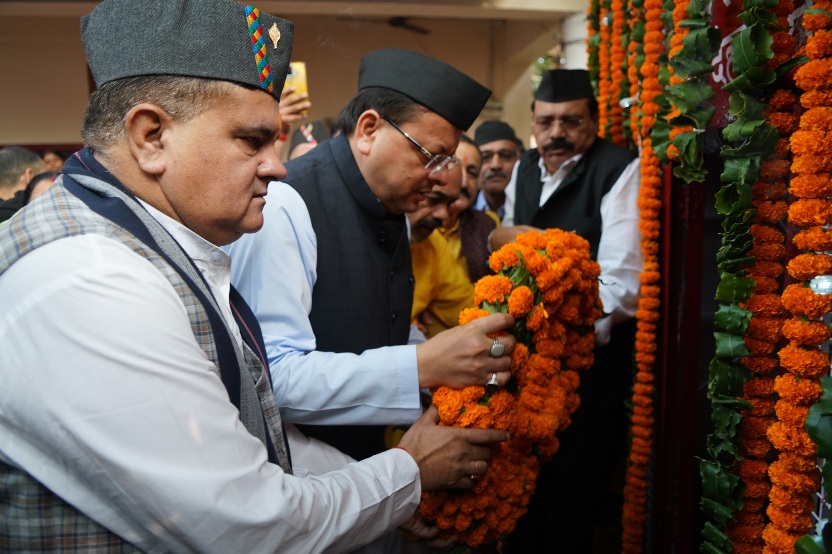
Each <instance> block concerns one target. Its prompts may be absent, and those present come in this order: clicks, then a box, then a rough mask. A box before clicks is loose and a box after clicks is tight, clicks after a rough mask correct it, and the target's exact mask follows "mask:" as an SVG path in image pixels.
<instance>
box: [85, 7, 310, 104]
mask: <svg viewBox="0 0 832 554" xmlns="http://www.w3.org/2000/svg"><path fill="white" fill-rule="evenodd" d="M293 35H294V25H293V24H292V22H291V21H286V20H284V19H279V18H277V17H274V16H273V15H269V14H267V13H264V12H261V11H259V10H257V8H254V7H251V6H249V5H247V4H242V3H240V2H234V1H232V0H104V1H103V2H101V3H100V4H98V6H96V8H95V9H94V10H93V11H92V13H90V14H88V15H85V16H83V17H82V18H81V39H82V41H83V43H84V49H85V50H86V53H87V61H88V62H89V65H90V70H91V71H92V75H93V78H94V79H95V84H96V85H98V86H101V85H103V84H105V83H108V82H110V81H115V80H117V79H123V78H126V77H137V76H140V75H180V76H185V77H198V78H205V79H220V80H223V81H231V82H234V83H239V84H241V85H244V86H249V87H253V88H259V89H262V90H264V91H266V92H268V93H270V94H271V95H273V96H274V97H275V98H277V99H278V100H279V99H280V92H281V90H282V89H283V81H284V80H285V79H286V71H287V68H288V67H289V58H290V56H291V54H292V38H293Z"/></svg>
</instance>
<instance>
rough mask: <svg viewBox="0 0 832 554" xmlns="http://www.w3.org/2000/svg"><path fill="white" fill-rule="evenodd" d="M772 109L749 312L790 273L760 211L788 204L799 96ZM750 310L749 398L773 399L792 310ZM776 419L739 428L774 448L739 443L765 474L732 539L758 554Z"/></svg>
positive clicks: (778, 50)
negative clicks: (773, 138)
mask: <svg viewBox="0 0 832 554" xmlns="http://www.w3.org/2000/svg"><path fill="white" fill-rule="evenodd" d="M784 4H786V5H785V6H784V9H783V10H782V13H783V15H780V16H779V17H778V23H777V25H776V26H775V30H776V29H777V28H784V27H785V28H788V22H787V21H786V20H785V18H786V17H787V16H788V15H789V14H790V13H791V11H792V10H793V8H794V6H793V5H792V4H791V2H784ZM778 34H782V33H778V32H775V35H778ZM793 48H794V44H793V41H789V40H786V39H784V38H781V39H780V40H779V41H777V40H775V41H774V44H773V45H772V51H773V53H774V57H773V58H772V60H769V62H768V65H769V66H771V64H772V62H773V61H774V60H777V59H780V58H783V57H784V56H786V57H788V56H789V55H790V54H791V52H792V50H793ZM781 61H782V60H781ZM768 105H769V108H768V113H767V114H766V115H767V116H768V120H769V122H770V123H771V125H772V126H773V127H774V128H775V129H776V130H777V132H778V134H779V136H780V138H779V139H778V141H777V145H776V147H775V149H774V152H772V153H771V154H769V155H768V156H767V157H766V159H765V160H764V161H763V169H762V170H761V172H760V179H759V180H758V181H757V182H756V183H754V185H753V186H752V205H753V206H754V207H755V208H757V214H758V216H757V222H756V223H755V224H754V225H752V226H751V229H750V230H751V236H752V237H753V247H752V249H751V251H750V253H749V254H750V255H753V256H754V257H755V261H754V265H753V266H752V267H749V268H748V269H747V273H746V274H747V275H748V277H750V278H752V279H754V281H755V283H756V286H755V287H754V292H753V293H752V296H751V299H750V300H749V303H748V305H746V306H745V307H747V308H748V306H749V305H750V306H755V305H758V304H759V303H755V302H754V299H755V297H757V296H760V295H765V296H766V297H768V298H770V299H771V301H774V302H776V303H778V304H779V303H780V298H779V296H778V293H779V292H780V287H781V284H780V280H779V279H780V277H781V275H782V274H783V272H784V258H785V246H784V242H785V235H784V233H783V232H782V231H781V230H780V229H779V228H778V226H777V225H776V224H775V222H774V221H771V220H770V219H767V218H766V217H760V215H759V214H760V211H761V210H760V208H763V210H762V211H763V212H764V213H765V207H767V206H768V205H769V204H770V203H771V202H781V203H782V202H784V199H783V197H784V194H785V191H786V188H787V180H786V177H787V175H786V174H785V173H784V172H783V171H779V172H778V171H768V170H767V169H765V168H767V167H770V166H775V165H778V166H784V167H785V165H786V162H787V160H788V158H789V155H790V148H789V142H788V137H789V135H791V133H793V132H794V131H795V129H796V126H797V120H796V118H795V116H794V109H795V107H796V105H797V96H796V95H795V94H794V93H792V92H791V91H788V90H777V91H775V92H774V93H773V94H772V96H771V98H770V99H769V102H768ZM749 309H750V311H751V320H750V321H749V325H748V329H747V332H746V344H748V342H749V338H750V339H753V340H755V341H758V342H762V343H764V344H766V345H767V347H766V348H765V350H764V352H765V353H761V352H760V350H759V349H757V351H756V352H755V348H751V347H749V348H750V349H751V350H752V357H746V358H743V360H742V361H743V363H744V364H745V365H746V367H748V368H749V369H751V371H752V372H753V376H752V377H751V379H750V380H749V381H747V382H746V384H745V386H744V391H745V395H744V396H743V399H746V400H752V399H754V398H766V399H771V398H772V396H771V393H772V392H773V390H770V389H769V388H768V387H767V386H766V387H760V386H758V385H757V382H762V383H765V384H766V385H767V384H769V383H771V384H772V386H773V378H772V377H771V375H772V371H773V370H774V369H778V358H777V357H776V356H775V355H774V350H775V347H776V345H777V344H778V343H779V341H780V340H781V338H782V328H783V324H784V321H785V318H786V312H785V310H783V309H782V308H778V309H776V310H775V312H777V313H776V314H771V313H766V311H765V310H764V309H762V308H759V307H758V308H757V309H756V310H755V309H754V308H753V307H751V308H749ZM757 368H765V370H764V371H759V370H758V369H757ZM767 405H768V404H767ZM777 406H780V407H781V409H780V411H778V412H777V417H778V418H780V419H782V418H781V417H780V414H781V413H788V414H793V413H794V412H793V411H789V410H788V408H787V407H786V406H785V405H784V404H783V403H782V401H781V402H779V403H778V404H776V405H775V411H777V410H776V408H777ZM776 419H777V418H775V417H774V413H773V412H771V411H769V412H768V413H766V414H764V415H761V416H754V415H751V414H750V413H747V412H744V413H743V420H742V422H741V423H740V427H739V435H740V437H742V436H743V435H747V434H748V433H749V429H753V430H754V431H755V432H756V431H757V430H759V429H760V427H761V425H762V424H763V422H764V423H765V430H764V431H763V435H762V437H761V439H763V440H764V441H765V442H766V443H768V448H766V449H765V452H762V448H761V449H760V453H761V454H762V456H755V455H754V454H755V453H754V452H751V451H749V450H748V449H746V448H744V444H743V442H742V441H741V442H740V443H739V447H740V455H741V456H742V457H743V458H744V459H745V461H744V462H742V463H747V461H748V460H754V459H756V460H757V461H758V462H759V465H760V468H761V471H760V473H759V474H755V475H753V476H747V475H742V474H740V478H741V479H742V481H743V483H745V485H746V487H747V490H746V494H745V498H744V500H745V502H744V504H743V506H742V508H741V509H740V510H739V511H738V512H737V514H736V516H735V520H734V523H732V524H731V526H729V528H728V530H727V535H728V536H729V537H730V538H731V540H732V541H733V543H734V549H735V550H740V551H742V550H749V551H751V550H756V551H757V552H761V551H762V550H763V549H764V547H765V542H764V540H763V529H764V527H765V525H764V523H765V515H767V514H768V515H769V516H770V510H772V508H771V506H769V508H768V509H769V512H768V513H767V512H764V511H763V508H764V504H762V503H756V502H750V501H749V500H750V498H749V495H748V490H752V487H758V486H759V485H760V484H761V483H766V484H768V482H769V480H768V461H767V458H768V453H769V450H770V446H771V443H770V441H769V440H768V438H767V434H768V431H769V429H770V428H771V427H772V426H773V425H778V423H776ZM775 446H777V445H775ZM769 494H770V492H769ZM749 518H755V519H756V518H759V522H760V523H759V525H757V526H755V527H754V528H753V530H754V533H753V534H752V533H750V532H749V531H750V530H749V529H746V528H744V526H743V523H744V522H745V521H746V520H748V519H749ZM775 519H776V518H775Z"/></svg>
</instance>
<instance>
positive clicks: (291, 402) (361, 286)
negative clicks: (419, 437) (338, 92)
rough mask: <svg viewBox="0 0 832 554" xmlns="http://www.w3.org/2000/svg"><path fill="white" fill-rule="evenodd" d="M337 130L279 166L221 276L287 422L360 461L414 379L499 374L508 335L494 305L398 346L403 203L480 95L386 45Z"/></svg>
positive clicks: (406, 402)
mask: <svg viewBox="0 0 832 554" xmlns="http://www.w3.org/2000/svg"><path fill="white" fill-rule="evenodd" d="M358 83H359V91H358V93H357V94H356V96H354V97H353V99H352V100H351V101H350V102H349V103H348V104H347V106H346V107H345V108H344V109H343V110H342V112H341V115H340V117H339V122H338V125H339V127H340V128H341V129H343V134H342V135H339V136H337V137H335V138H333V139H331V140H328V141H326V142H324V143H322V144H320V145H319V146H318V147H316V148H315V149H314V150H312V151H311V152H309V153H307V154H304V155H303V156H302V157H300V158H298V159H296V160H293V161H291V162H288V163H287V164H286V168H287V171H288V177H287V178H286V180H285V182H284V183H277V184H273V185H272V192H273V194H276V195H278V196H279V202H269V204H268V206H267V207H266V224H265V226H264V227H263V229H262V230H261V231H260V232H259V233H256V234H253V235H248V236H246V237H243V238H242V239H240V240H239V241H237V242H236V243H234V244H233V245H231V246H230V248H229V251H230V253H231V256H232V259H233V260H234V269H233V275H232V280H233V282H234V284H235V286H236V287H237V288H239V289H240V292H241V294H243V296H244V297H245V298H246V299H247V300H248V301H249V303H250V304H251V306H252V308H253V309H254V312H255V314H256V315H257V318H258V320H259V321H260V323H261V325H262V327H263V335H264V338H265V340H266V350H267V355H268V358H269V363H270V366H271V371H272V377H273V381H274V389H275V397H276V398H277V399H278V402H279V403H280V405H281V407H285V408H286V409H285V410H284V416H285V417H286V419H287V420H290V421H293V422H296V423H304V424H308V425H305V426H304V427H303V429H304V431H305V432H307V433H310V434H311V435H312V436H317V437H318V438H321V439H322V440H324V441H326V442H328V443H329V444H333V445H334V446H336V447H338V448H339V449H341V450H343V451H344V452H346V453H348V454H350V455H351V456H353V457H355V458H358V459H362V458H366V457H367V456H371V455H373V454H375V453H377V452H379V451H381V450H383V449H384V448H385V441H384V429H385V427H386V426H387V425H406V424H410V423H411V422H412V421H413V420H414V419H416V418H417V417H418V416H419V414H420V413H421V411H422V405H421V402H420V387H434V386H438V385H442V384H445V385H451V386H455V387H463V386H469V385H484V384H486V382H487V381H489V380H490V379H492V378H494V376H495V375H496V379H497V380H498V381H499V382H500V383H503V384H504V383H506V382H507V381H508V378H509V376H510V372H509V367H510V356H508V355H507V354H508V353H510V352H511V349H512V348H513V345H514V342H513V339H511V338H506V339H505V340H504V342H505V343H506V345H505V349H504V351H503V352H502V355H500V356H496V357H495V356H492V355H491V354H490V353H491V352H494V354H495V355H496V354H501V352H500V349H499V348H498V347H495V348H494V350H492V346H494V340H493V339H491V338H489V337H488V336H487V334H488V333H493V332H496V331H498V330H500V329H504V328H506V327H508V326H510V325H511V324H512V321H513V320H512V318H511V317H510V316H508V315H505V314H497V315H493V316H490V317H487V318H482V319H479V320H477V321H475V322H473V323H472V324H470V325H464V326H460V327H455V328H453V329H450V330H448V331H445V332H443V333H439V334H438V335H437V336H436V337H433V338H431V339H430V340H428V341H426V342H422V343H421V344H418V345H415V346H413V345H407V343H408V338H409V333H410V312H411V305H412V302H413V273H412V267H411V257H410V248H409V241H408V232H407V228H406V222H405V216H404V214H405V212H412V211H414V210H416V208H417V207H418V206H419V204H420V202H422V201H423V200H424V199H425V196H426V195H427V194H429V193H430V191H431V189H432V188H433V187H434V186H435V185H444V184H446V183H447V180H448V170H449V169H450V168H452V167H454V166H455V165H456V164H457V163H458V160H457V159H456V158H454V157H453V154H454V152H455V150H456V147H457V144H458V142H459V139H460V136H461V134H462V131H463V130H464V129H466V128H467V127H468V126H470V125H471V123H472V122H473V121H474V119H475V118H476V117H477V115H478V114H479V112H480V110H481V109H482V107H483V105H484V104H485V102H486V100H487V99H488V97H489V96H490V91H489V90H488V89H486V88H485V87H483V86H481V85H479V84H478V83H477V82H476V81H474V80H473V79H471V78H470V77H468V76H466V75H464V74H463V73H461V72H459V71H457V70H456V69H454V68H452V67H450V66H448V65H447V64H444V63H442V62H440V61H438V60H434V59H432V58H429V57H427V56H424V55H422V54H418V53H416V52H411V51H407V50H399V49H385V50H379V51H376V52H373V53H371V54H369V55H367V56H365V57H364V58H363V59H362V60H361V66H360V71H359V78H358Z"/></svg>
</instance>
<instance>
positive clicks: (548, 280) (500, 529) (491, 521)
mask: <svg viewBox="0 0 832 554" xmlns="http://www.w3.org/2000/svg"><path fill="white" fill-rule="evenodd" d="M489 263H490V265H491V269H492V270H493V271H494V272H495V273H496V275H488V276H485V277H483V278H482V279H480V280H479V281H477V283H476V284H475V285H474V302H475V304H476V305H477V307H476V308H466V309H464V310H463V311H462V312H461V313H460V315H459V323H460V324H461V325H464V324H466V323H468V322H470V321H472V320H474V319H478V318H481V317H485V316H487V315H489V314H491V313H510V314H511V315H512V316H513V317H514V318H515V321H516V323H515V327H514V330H513V335H514V337H515V338H516V339H517V346H516V347H515V349H514V351H513V352H512V355H511V359H512V366H511V372H512V381H511V382H510V383H509V384H507V385H506V386H505V387H503V388H499V389H497V390H495V391H490V390H488V389H487V388H486V387H482V386H478V387H466V388H464V389H459V390H457V389H451V388H449V387H439V388H438V389H436V390H434V391H433V403H434V405H436V407H437V408H438V410H439V419H440V425H453V426H457V427H476V428H493V429H502V430H507V431H509V433H510V434H511V440H509V441H506V442H503V443H500V444H498V445H496V446H495V447H494V450H493V454H492V456H491V459H490V461H489V464H488V470H487V471H486V473H485V475H483V476H482V477H481V478H479V479H477V481H476V483H475V485H474V488H473V489H471V490H470V491H449V490H443V491H436V492H430V493H425V494H423V495H422V503H421V505H420V513H421V515H422V517H423V518H424V519H425V520H426V521H429V522H435V523H436V525H437V526H438V527H439V528H440V529H442V530H443V531H442V533H443V535H445V536H449V535H451V534H453V535H456V537H457V539H458V540H459V541H460V543H464V544H465V545H467V546H469V547H477V546H479V545H481V544H483V543H486V542H490V541H495V540H496V541H499V540H501V539H502V537H503V536H505V535H506V534H508V533H509V532H510V531H511V530H512V529H513V528H514V525H515V524H516V522H517V519H518V518H519V517H520V516H521V515H522V514H523V513H525V511H526V507H527V505H528V503H529V500H530V498H531V495H532V493H533V492H534V489H535V481H536V479H537V475H538V473H539V471H540V467H541V465H543V464H544V463H546V462H547V461H549V460H550V459H551V458H552V456H554V455H555V453H556V452H557V450H558V445H559V443H558V439H557V436H556V434H557V433H559V432H561V431H563V430H564V429H566V427H568V425H569V424H570V423H571V419H570V416H571V415H572V413H574V411H575V410H576V409H577V408H578V405H579V404H580V399H579V398H578V393H577V389H578V385H579V384H580V377H579V372H580V371H584V370H587V369H589V368H590V367H592V364H593V360H594V356H593V351H594V348H595V333H594V323H595V320H596V319H598V318H600V317H601V316H602V315H603V312H602V308H601V299H600V296H599V293H598V276H599V275H600V266H599V265H598V264H597V262H595V261H593V260H592V258H591V256H590V250H589V242H587V241H586V240H585V239H583V238H581V237H580V236H578V235H576V234H575V233H569V232H566V231H561V230H559V229H547V230H546V231H545V232H543V233H540V232H537V231H532V232H528V233H522V234H520V235H518V237H517V239H516V242H513V243H509V244H507V245H505V246H503V247H502V248H500V249H499V250H497V251H495V252H494V253H493V254H492V255H491V257H490V259H489Z"/></svg>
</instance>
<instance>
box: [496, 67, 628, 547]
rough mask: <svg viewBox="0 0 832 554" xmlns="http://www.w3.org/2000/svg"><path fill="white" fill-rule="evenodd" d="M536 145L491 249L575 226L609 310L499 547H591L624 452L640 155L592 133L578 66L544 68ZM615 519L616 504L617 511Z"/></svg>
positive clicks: (590, 105)
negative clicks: (569, 407) (569, 408)
mask: <svg viewBox="0 0 832 554" xmlns="http://www.w3.org/2000/svg"><path fill="white" fill-rule="evenodd" d="M532 129H533V132H534V136H535V140H536V142H537V148H536V149H530V150H528V151H527V152H525V153H524V154H523V156H522V157H521V158H520V161H519V162H518V163H517V165H516V166H515V167H514V172H513V174H512V177H511V181H510V182H509V184H508V186H507V187H506V205H505V207H506V211H505V215H504V217H503V227H501V228H499V229H497V230H495V232H494V234H493V235H492V237H491V245H490V246H491V247H492V248H498V247H500V246H502V245H503V244H505V243H507V242H510V241H512V240H513V239H514V237H515V236H517V234H518V233H520V232H524V231H527V230H529V229H545V228H550V227H556V228H560V229H564V230H567V231H575V232H576V233H578V234H579V235H581V236H582V237H584V238H585V239H587V240H588V241H589V243H590V247H591V249H592V253H593V256H594V258H595V260H596V261H597V262H598V263H599V265H600V266H601V276H600V294H601V301H602V303H603V305H604V312H605V314H607V315H606V316H605V317H604V318H603V319H601V320H599V321H598V322H597V323H596V348H595V364H594V366H593V367H592V368H591V369H590V370H589V371H587V372H584V373H582V375H581V387H580V389H579V391H578V392H579V394H580V398H581V407H580V408H579V409H578V411H576V412H575V414H574V415H573V416H572V424H571V425H570V427H569V428H568V429H567V430H566V431H564V432H563V433H562V434H561V435H560V436H559V437H558V438H559V439H560V449H559V450H558V453H557V454H556V456H555V458H554V459H553V460H552V461H551V462H550V463H549V465H548V466H546V467H545V468H543V470H542V472H541V475H540V478H539V480H538V487H537V490H536V492H535V496H534V497H533V498H532V501H531V503H530V505H529V511H528V513H527V514H526V515H525V516H523V517H522V518H521V519H520V520H519V521H518V525H517V528H516V529H515V531H514V533H512V534H511V535H510V536H509V538H508V540H507V541H506V549H505V551H506V552H511V553H519V552H542V551H546V550H547V549H548V550H552V548H554V546H557V549H558V551H563V552H589V551H590V550H591V543H592V535H593V526H594V524H595V521H596V520H597V519H598V505H599V504H605V503H606V504H609V503H610V499H609V496H608V494H609V493H608V491H609V489H610V486H611V482H612V477H613V475H614V470H615V465H616V464H617V463H619V462H620V456H622V455H623V453H624V452H626V428H627V419H626V411H625V405H624V401H625V398H626V396H627V394H628V392H629V390H630V385H631V381H632V375H633V364H632V349H633V341H634V336H635V320H634V319H633V318H634V316H635V311H636V307H637V300H638V288H639V275H640V273H641V269H642V257H641V250H640V246H639V239H640V232H639V229H638V207H637V203H636V201H637V198H638V187H639V159H638V158H637V155H636V153H635V152H632V151H630V150H628V149H626V148H621V147H619V146H615V145H613V144H610V143H609V142H607V141H605V140H604V139H601V138H599V137H598V103H597V101H596V99H595V93H594V91H593V89H592V85H591V83H590V80H589V73H588V72H587V71H585V70H550V71H547V72H546V73H544V75H543V78H542V80H541V83H540V86H539V88H538V89H537V91H536V92H535V97H534V102H533V104H532ZM616 517H618V518H619V519H620V508H619V509H618V514H617V516H616Z"/></svg>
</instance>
